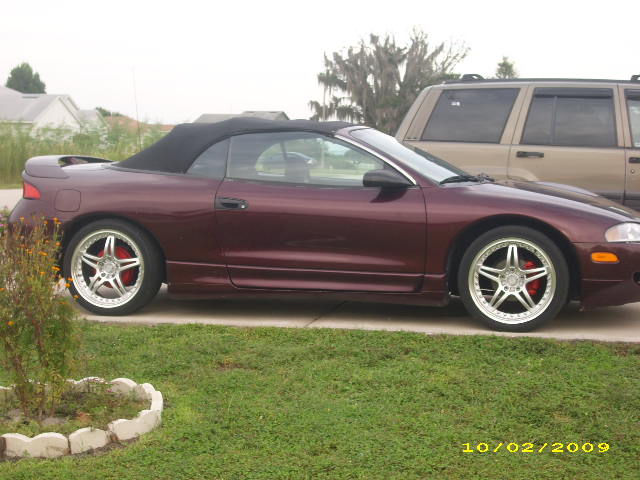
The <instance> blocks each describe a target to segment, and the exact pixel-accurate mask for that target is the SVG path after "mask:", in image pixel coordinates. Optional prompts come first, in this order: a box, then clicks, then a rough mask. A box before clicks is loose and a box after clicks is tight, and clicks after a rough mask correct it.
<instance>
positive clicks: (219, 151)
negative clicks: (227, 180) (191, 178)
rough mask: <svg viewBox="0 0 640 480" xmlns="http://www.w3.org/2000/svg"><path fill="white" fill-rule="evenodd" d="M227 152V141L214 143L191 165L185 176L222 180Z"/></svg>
mask: <svg viewBox="0 0 640 480" xmlns="http://www.w3.org/2000/svg"><path fill="white" fill-rule="evenodd" d="M228 151H229V139H226V140H222V141H221V142H218V143H214V144H213V145H211V146H210V147H209V148H207V149H206V150H205V151H204V152H202V153H201V154H200V156H199V157H198V158H196V159H195V161H194V162H193V163H192V164H191V167H189V170H187V175H196V176H198V177H207V178H224V172H225V169H226V167H227V152H228Z"/></svg>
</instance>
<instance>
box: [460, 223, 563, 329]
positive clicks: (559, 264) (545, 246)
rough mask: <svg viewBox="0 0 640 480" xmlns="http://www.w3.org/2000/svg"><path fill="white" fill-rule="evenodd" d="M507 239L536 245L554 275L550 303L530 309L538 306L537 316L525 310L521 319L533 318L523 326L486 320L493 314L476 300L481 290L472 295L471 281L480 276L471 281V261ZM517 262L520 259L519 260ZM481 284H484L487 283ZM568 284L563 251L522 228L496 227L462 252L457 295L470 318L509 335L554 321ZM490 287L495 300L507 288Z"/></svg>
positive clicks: (545, 302) (506, 265)
mask: <svg viewBox="0 0 640 480" xmlns="http://www.w3.org/2000/svg"><path fill="white" fill-rule="evenodd" d="M506 239H516V240H515V241H517V239H520V240H521V241H523V242H529V244H533V245H535V247H536V248H538V249H539V252H542V253H543V254H545V255H546V257H547V259H548V260H550V263H551V264H552V267H553V270H554V273H555V280H554V281H552V282H551V283H550V284H549V290H548V292H551V291H553V294H552V296H551V295H549V296H550V297H551V299H550V300H546V301H544V302H543V300H541V301H540V303H539V304H538V305H537V306H536V307H535V308H533V310H535V309H536V308H538V306H539V308H540V311H539V312H538V313H537V314H536V312H535V311H533V312H527V310H526V307H524V312H523V313H522V315H530V316H531V317H532V318H530V319H526V320H524V321H522V323H508V322H509V320H508V319H505V320H504V321H500V320H497V319H496V318H492V317H491V316H489V314H491V313H492V312H490V311H489V306H486V305H484V304H483V303H482V301H481V300H478V298H479V297H480V296H481V293H482V290H480V293H475V289H474V288H473V286H472V285H471V283H472V279H473V278H478V279H479V278H480V275H478V276H476V277H473V273H472V269H474V271H475V268H476V267H475V265H472V264H473V263H474V260H475V259H476V258H477V257H478V256H479V255H481V253H482V254H485V252H490V251H491V250H490V249H488V250H487V247H490V246H492V245H501V244H500V243H499V242H501V241H502V240H506ZM510 241H513V240H510ZM515 250H516V252H518V251H519V247H517V248H516V249H515ZM521 253H522V251H520V253H518V255H520V254H521ZM524 253H525V254H531V253H530V252H528V251H526V250H524ZM489 255H491V254H489ZM495 255H498V253H496V254H495ZM531 255H533V254H531ZM481 258H482V257H481ZM489 258H491V257H487V259H489ZM518 258H519V259H521V258H520V256H519V257H518ZM508 266H509V264H508V256H507V260H506V261H505V268H506V267H508ZM500 268H502V267H500ZM520 273H522V272H520ZM495 275H496V276H497V275H498V274H497V273H496V274H495ZM525 276H526V275H525ZM484 281H485V282H486V280H484ZM543 281H544V282H545V288H546V285H547V283H546V282H547V281H548V280H546V279H545V280H543ZM505 282H506V280H505ZM569 283H570V276H569V270H568V267H567V262H566V259H565V257H564V255H563V253H562V251H561V250H560V249H559V248H558V246H557V245H556V244H555V243H554V242H553V241H552V240H551V239H550V238H549V237H547V236H546V235H544V234H542V233H540V232H538V231H536V230H534V229H532V228H528V227H522V226H505V227H499V228H495V229H493V230H490V231H488V232H486V233H484V234H483V235H481V236H480V237H478V238H477V239H476V240H475V241H474V242H473V243H472V244H471V245H470V246H469V248H468V249H467V251H466V252H465V254H464V256H463V257H462V261H461V262H460V267H459V270H458V291H459V292H460V297H461V299H462V302H463V303H464V306H465V307H466V309H467V311H468V312H469V314H471V315H472V316H473V317H475V318H476V319H478V320H480V321H481V322H483V323H484V324H485V325H487V326H489V327H490V328H491V329H493V330H501V331H508V332H526V331H530V330H533V329H535V328H538V327H540V326H541V325H542V324H544V323H545V322H547V321H549V320H551V319H552V318H555V316H556V315H557V314H558V312H559V311H560V310H561V309H562V308H563V307H564V305H565V304H566V302H567V297H568V293H569ZM491 285H492V286H495V290H496V296H497V295H498V291H499V293H500V296H501V295H502V294H503V292H502V290H501V288H507V286H506V284H501V285H503V286H502V287H498V283H497V282H493V283H492V284H491ZM514 288H516V289H517V288H520V289H521V290H527V288H526V286H525V287H522V286H516V287H514ZM524 293H526V292H522V293H521V295H522V294H524ZM527 295H528V294H527ZM544 295H547V293H546V292H545V293H542V294H541V298H543V297H544ZM528 296H530V295H528ZM505 297H506V295H505ZM485 298H486V297H485ZM496 298H498V297H496ZM531 298H533V297H531ZM508 299H509V300H511V301H514V299H513V298H512V297H508ZM516 300H517V299H516ZM476 302H479V303H480V304H481V306H482V307H483V308H484V311H483V309H482V308H480V307H479V306H478V304H477V303H476ZM488 303H490V302H488ZM534 303H535V300H534ZM502 305H505V304H502ZM512 305H513V304H512ZM516 305H517V304H516ZM540 305H542V306H540ZM505 306H507V307H508V306H509V305H508V304H506V305H505ZM543 307H544V308H543ZM503 308H504V307H503ZM495 315H496V314H494V316H495ZM506 315H509V313H507V314H506ZM511 321H519V320H517V319H515V320H511Z"/></svg>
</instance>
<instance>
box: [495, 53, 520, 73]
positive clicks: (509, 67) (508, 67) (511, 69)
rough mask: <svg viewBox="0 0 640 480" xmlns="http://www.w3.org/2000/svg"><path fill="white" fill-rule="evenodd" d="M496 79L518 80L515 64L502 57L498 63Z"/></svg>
mask: <svg viewBox="0 0 640 480" xmlns="http://www.w3.org/2000/svg"><path fill="white" fill-rule="evenodd" d="M496 78H518V72H517V71H516V67H515V63H514V62H511V61H510V60H509V57H502V61H501V62H499V63H498V68H496Z"/></svg>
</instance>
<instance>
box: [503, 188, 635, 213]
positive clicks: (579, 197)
mask: <svg viewBox="0 0 640 480" xmlns="http://www.w3.org/2000/svg"><path fill="white" fill-rule="evenodd" d="M498 183H499V184H500V185H504V186H506V187H509V188H514V189H518V190H520V191H522V190H524V191H526V192H530V193H532V194H534V195H535V194H538V195H545V196H548V197H549V196H550V197H555V198H561V199H563V200H569V201H571V202H576V203H578V204H582V205H585V204H586V205H591V206H593V207H597V208H600V209H604V210H606V211H609V212H612V213H616V214H618V215H622V216H624V217H626V218H629V219H633V220H639V221H640V217H639V215H640V214H639V213H638V212H637V211H635V210H633V209H631V208H628V207H625V206H624V205H621V204H619V203H617V202H614V201H613V200H609V199H608V198H605V197H602V196H600V195H598V194H596V193H593V192H590V191H589V190H584V189H582V188H578V187H573V186H571V185H563V184H559V183H546V182H522V181H515V180H505V181H502V182H498Z"/></svg>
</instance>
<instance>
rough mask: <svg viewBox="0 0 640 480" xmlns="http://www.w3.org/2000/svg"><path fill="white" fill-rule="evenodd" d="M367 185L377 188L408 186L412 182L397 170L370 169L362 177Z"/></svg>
mask: <svg viewBox="0 0 640 480" xmlns="http://www.w3.org/2000/svg"><path fill="white" fill-rule="evenodd" d="M362 184H363V185H364V186H365V187H377V188H383V189H384V188H407V187H409V186H411V182H410V181H409V180H407V179H406V178H405V177H404V176H403V175H400V174H399V173H398V172H396V171H395V170H384V169H381V170H370V171H368V172H367V173H365V174H364V177H362Z"/></svg>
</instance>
